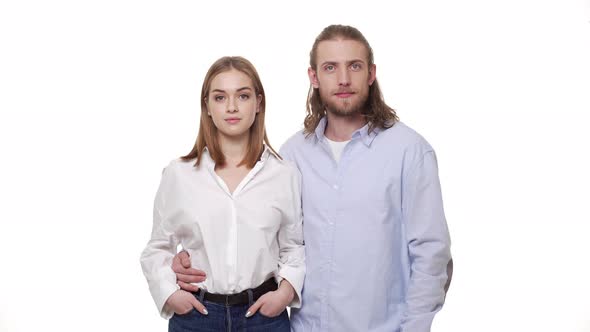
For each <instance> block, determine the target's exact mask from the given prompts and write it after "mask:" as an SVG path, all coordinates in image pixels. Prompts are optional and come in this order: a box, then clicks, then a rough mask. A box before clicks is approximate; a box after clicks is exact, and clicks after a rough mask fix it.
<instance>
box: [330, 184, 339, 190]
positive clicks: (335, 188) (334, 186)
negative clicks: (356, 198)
mask: <svg viewBox="0 0 590 332" xmlns="http://www.w3.org/2000/svg"><path fill="white" fill-rule="evenodd" d="M332 188H334V190H338V189H340V186H339V185H337V184H335V185H333V186H332Z"/></svg>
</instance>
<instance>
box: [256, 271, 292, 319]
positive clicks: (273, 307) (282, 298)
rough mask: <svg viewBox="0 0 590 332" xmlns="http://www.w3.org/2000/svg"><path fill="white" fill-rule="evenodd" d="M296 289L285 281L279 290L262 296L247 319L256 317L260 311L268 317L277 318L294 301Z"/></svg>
mask: <svg viewBox="0 0 590 332" xmlns="http://www.w3.org/2000/svg"><path fill="white" fill-rule="evenodd" d="M294 297H295V289H293V286H291V284H290V283H289V282H288V281H287V280H285V279H283V281H281V285H280V286H279V289H277V290H276V291H273V292H268V293H266V294H264V295H262V296H261V297H260V298H259V299H258V300H257V301H256V302H255V303H254V304H253V305H252V306H251V307H250V308H249V309H248V312H247V313H246V317H250V316H252V315H254V314H255V313H256V312H257V311H258V310H260V313H261V314H262V315H264V316H266V317H276V316H278V315H279V314H280V313H281V312H283V311H284V310H285V308H286V307H287V305H288V304H289V303H291V301H293V298H294Z"/></svg>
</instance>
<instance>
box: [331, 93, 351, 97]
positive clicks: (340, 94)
mask: <svg viewBox="0 0 590 332" xmlns="http://www.w3.org/2000/svg"><path fill="white" fill-rule="evenodd" d="M353 94H354V92H336V93H335V94H334V95H335V96H336V97H338V98H348V97H350V96H352V95H353Z"/></svg>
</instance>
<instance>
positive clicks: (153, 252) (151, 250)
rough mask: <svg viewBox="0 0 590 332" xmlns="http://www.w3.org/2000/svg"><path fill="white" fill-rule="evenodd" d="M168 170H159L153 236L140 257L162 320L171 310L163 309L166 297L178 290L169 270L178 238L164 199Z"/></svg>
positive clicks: (169, 188)
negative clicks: (160, 178) (171, 225)
mask: <svg viewBox="0 0 590 332" xmlns="http://www.w3.org/2000/svg"><path fill="white" fill-rule="evenodd" d="M170 173H173V172H172V170H170V169H168V168H167V169H165V170H164V172H163V173H162V180H161V182H160V187H159V188H158V192H157V194H156V198H155V201H154V217H153V227H152V235H151V238H150V240H149V241H148V243H147V245H146V247H145V249H144V250H143V252H142V253H141V258H140V262H141V267H142V269H143V274H144V275H145V278H146V279H147V282H148V285H149V289H150V292H151V294H152V298H153V299H154V302H155V303H156V307H157V308H158V311H159V312H160V315H161V316H162V317H163V318H165V319H169V318H170V317H172V315H173V314H174V313H173V312H169V311H166V310H164V304H165V303H166V300H168V297H170V295H172V293H174V292H175V291H176V290H178V289H179V287H178V286H177V284H176V275H175V274H174V271H172V258H173V257H174V254H175V253H176V246H177V245H178V240H177V239H176V238H175V237H174V235H173V232H172V231H171V227H170V222H169V220H168V215H167V213H166V199H167V198H169V195H170V193H171V191H172V189H173V188H172V186H173V180H172V178H171V177H172V174H170Z"/></svg>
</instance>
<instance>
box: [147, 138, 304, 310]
mask: <svg viewBox="0 0 590 332" xmlns="http://www.w3.org/2000/svg"><path fill="white" fill-rule="evenodd" d="M194 163H195V160H192V161H189V162H184V161H182V160H180V159H178V160H174V161H172V162H171V163H170V165H168V167H166V168H165V169H164V172H163V174H162V181H161V183H160V187H159V189H158V193H157V194H156V199H155V202H154V218H153V229H152V236H151V239H150V241H149V242H148V244H147V246H146V248H145V249H144V251H143V252H142V255H141V265H142V269H143V273H144V275H145V277H146V279H147V281H148V284H149V288H150V292H151V294H152V297H153V298H154V301H155V302H156V306H157V308H158V310H159V311H160V313H161V315H162V317H164V318H170V317H171V316H172V314H173V313H172V312H167V311H165V310H164V304H165V303H166V300H167V299H168V297H169V296H170V295H172V293H174V292H175V291H176V290H177V289H178V286H177V285H176V275H175V274H174V272H173V271H172V268H171V265H172V258H173V257H174V255H175V254H176V248H177V246H178V244H181V245H182V247H183V248H184V249H185V250H186V251H188V253H189V254H190V257H191V263H192V265H193V266H196V267H198V268H199V269H201V270H203V271H205V273H206V274H207V279H206V280H205V281H204V282H202V283H200V284H198V286H200V287H201V288H202V289H204V290H206V291H208V292H211V293H218V294H235V293H239V292H241V291H243V290H246V289H248V288H254V287H257V286H259V285H260V284H262V283H263V282H264V281H265V280H267V279H268V278H271V277H274V278H275V279H276V280H277V282H280V281H281V280H282V279H283V278H284V279H287V280H288V281H289V283H291V285H292V286H293V288H294V289H295V292H296V296H295V299H294V300H293V302H292V303H291V306H292V307H299V306H300V298H301V289H302V287H303V279H304V275H305V255H304V247H303V232H302V212H301V177H300V175H299V171H298V170H297V168H296V167H295V166H294V165H292V164H291V163H290V162H288V161H283V160H281V159H280V158H278V157H277V156H275V155H274V154H273V153H272V152H271V151H270V150H269V149H268V148H266V149H265V151H264V153H263V155H262V157H261V159H260V161H258V162H257V163H256V165H255V166H254V168H253V169H252V170H251V171H250V172H249V173H248V175H247V176H246V177H245V178H244V179H243V180H242V182H241V183H240V184H239V185H238V187H237V188H236V189H235V191H234V192H233V193H230V192H229V190H228V188H227V186H226V184H225V182H224V181H223V180H222V179H221V178H220V177H219V176H218V175H217V174H216V173H215V162H214V161H213V160H212V159H211V157H210V155H209V153H208V152H207V150H205V152H204V155H203V158H202V161H201V165H200V166H199V167H198V168H196V167H195V166H194Z"/></svg>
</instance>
